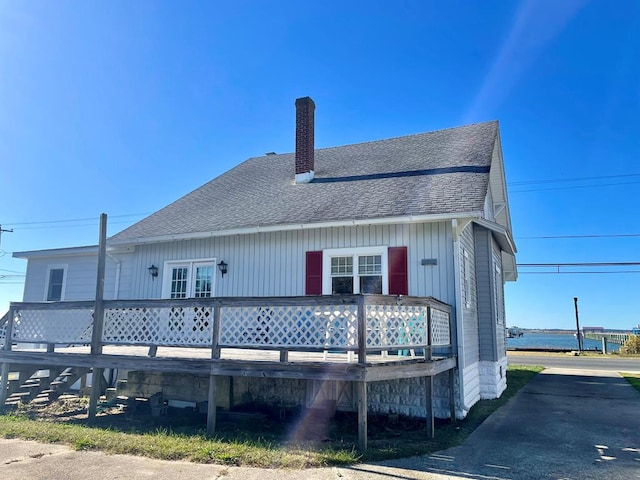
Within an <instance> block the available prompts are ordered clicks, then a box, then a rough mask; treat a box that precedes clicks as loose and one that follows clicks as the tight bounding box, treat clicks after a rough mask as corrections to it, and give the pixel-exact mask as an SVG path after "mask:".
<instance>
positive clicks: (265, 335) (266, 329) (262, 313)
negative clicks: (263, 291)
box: [219, 305, 358, 349]
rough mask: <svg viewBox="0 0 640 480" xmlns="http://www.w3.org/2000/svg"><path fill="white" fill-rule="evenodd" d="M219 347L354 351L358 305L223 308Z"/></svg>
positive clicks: (221, 310)
mask: <svg viewBox="0 0 640 480" xmlns="http://www.w3.org/2000/svg"><path fill="white" fill-rule="evenodd" d="M220 316H221V319H220V339H219V343H220V345H221V346H228V347H255V348H260V347H265V346H267V347H274V348H275V347H283V348H296V347H303V348H319V349H322V348H330V347H334V348H335V347H343V348H351V349H353V348H355V347H356V346H357V344H358V340H357V336H358V328H357V306H356V305H331V306H322V305H320V306H318V305H314V306H303V305H295V306H263V307H222V308H221V309H220Z"/></svg>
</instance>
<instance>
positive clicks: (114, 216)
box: [5, 212, 149, 227]
mask: <svg viewBox="0 0 640 480" xmlns="http://www.w3.org/2000/svg"><path fill="white" fill-rule="evenodd" d="M144 215H149V213H148V212H146V213H126V214H122V215H109V218H125V217H141V216H144ZM91 220H95V221H96V222H97V221H98V220H99V217H96V218H94V217H89V218H68V219H66V220H40V221H34V222H5V225H12V226H14V227H15V226H16V225H45V224H50V223H71V222H88V221H91ZM72 226H75V225H72Z"/></svg>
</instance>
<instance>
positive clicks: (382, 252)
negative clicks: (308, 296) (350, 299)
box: [322, 247, 389, 295]
mask: <svg viewBox="0 0 640 480" xmlns="http://www.w3.org/2000/svg"><path fill="white" fill-rule="evenodd" d="M322 263H323V265H322V272H323V274H322V293H323V294H324V295H337V294H352V293H378V294H384V295H387V294H388V293H389V278H388V273H387V270H388V268H387V248H386V247H365V248H352V249H329V250H324V251H323V252H322Z"/></svg>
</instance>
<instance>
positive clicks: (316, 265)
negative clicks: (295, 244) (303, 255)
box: [304, 251, 322, 295]
mask: <svg viewBox="0 0 640 480" xmlns="http://www.w3.org/2000/svg"><path fill="white" fill-rule="evenodd" d="M304 293H305V295H322V251H319V252H307V261H306V278H305V285H304Z"/></svg>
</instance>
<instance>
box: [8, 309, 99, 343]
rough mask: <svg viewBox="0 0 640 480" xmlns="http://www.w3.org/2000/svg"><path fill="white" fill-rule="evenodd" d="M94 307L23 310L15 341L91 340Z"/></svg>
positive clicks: (61, 341)
mask: <svg viewBox="0 0 640 480" xmlns="http://www.w3.org/2000/svg"><path fill="white" fill-rule="evenodd" d="M92 322H93V311H92V310H91V309H90V308H67V309H50V310H35V309H34V310H19V311H18V316H17V318H16V319H15V320H14V324H13V340H14V341H16V342H29V343H91V332H92V329H93V325H92Z"/></svg>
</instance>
